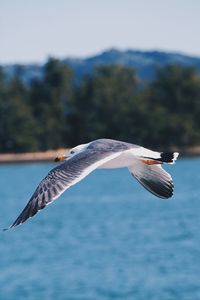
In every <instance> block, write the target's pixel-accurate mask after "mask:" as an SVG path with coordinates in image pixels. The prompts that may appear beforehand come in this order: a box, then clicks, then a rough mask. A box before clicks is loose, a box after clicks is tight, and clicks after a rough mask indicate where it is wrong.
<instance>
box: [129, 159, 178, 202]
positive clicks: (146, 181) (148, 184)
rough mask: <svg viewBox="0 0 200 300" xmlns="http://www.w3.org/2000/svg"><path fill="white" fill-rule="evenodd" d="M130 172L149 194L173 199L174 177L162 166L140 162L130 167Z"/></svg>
mask: <svg viewBox="0 0 200 300" xmlns="http://www.w3.org/2000/svg"><path fill="white" fill-rule="evenodd" d="M129 171H130V172H131V174H132V175H133V177H135V178H136V179H137V180H138V181H139V182H140V183H141V184H142V185H143V187H145V188H146V189H147V190H148V191H149V192H151V193H152V194H154V195H155V196H157V197H159V198H163V199H167V198H170V197H172V195H173V190H174V184H173V181H172V177H171V175H170V174H169V173H167V172H166V171H165V170H164V169H163V168H162V167H161V165H160V164H152V165H149V164H146V163H143V162H142V161H139V160H138V162H137V163H135V164H133V165H132V166H131V167H129Z"/></svg>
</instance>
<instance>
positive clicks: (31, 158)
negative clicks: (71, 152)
mask: <svg viewBox="0 0 200 300" xmlns="http://www.w3.org/2000/svg"><path fill="white" fill-rule="evenodd" d="M66 151H67V149H66V148H65V149H64V148H63V149H56V150H48V151H40V152H26V153H0V164H8V163H31V162H54V159H55V158H56V157H57V156H58V155H61V154H63V153H65V152H66Z"/></svg>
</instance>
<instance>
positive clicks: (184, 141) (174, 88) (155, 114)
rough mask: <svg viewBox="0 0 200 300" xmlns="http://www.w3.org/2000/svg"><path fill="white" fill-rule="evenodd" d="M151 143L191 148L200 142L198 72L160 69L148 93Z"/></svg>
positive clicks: (199, 80)
mask: <svg viewBox="0 0 200 300" xmlns="http://www.w3.org/2000/svg"><path fill="white" fill-rule="evenodd" d="M146 101H147V102H148V106H147V107H148V110H149V111H151V118H150V119H149V128H151V143H152V144H153V145H158V146H174V145H178V146H190V145H195V144H199V140H200V121H199V113H200V77H199V75H198V73H197V71H196V70H195V69H194V68H184V67H181V66H177V65H170V66H167V67H166V68H163V69H159V70H158V72H157V79H156V80H155V81H154V82H152V83H151V84H150V85H149V86H148V87H147V91H146Z"/></svg>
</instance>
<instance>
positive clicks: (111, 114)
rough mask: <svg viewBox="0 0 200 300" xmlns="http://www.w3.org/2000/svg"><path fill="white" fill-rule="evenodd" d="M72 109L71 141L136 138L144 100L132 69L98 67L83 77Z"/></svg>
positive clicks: (115, 66)
mask: <svg viewBox="0 0 200 300" xmlns="http://www.w3.org/2000/svg"><path fill="white" fill-rule="evenodd" d="M72 112H73V113H72V115H71V124H72V131H73V137H74V141H73V144H75V143H76V142H77V140H78V141H81V142H85V141H88V140H93V139H97V138H101V137H105V138H116V139H125V140H128V141H135V142H137V141H139V138H138V128H139V127H140V125H141V118H142V115H143V103H142V100H141V99H140V95H139V85H138V81H137V78H136V75H135V72H134V71H133V69H131V68H127V67H123V66H119V65H110V66H103V67H99V68H97V70H96V72H95V74H94V75H93V76H91V77H87V78H85V79H84V80H83V82H82V84H81V86H80V88H79V90H78V92H77V94H76V97H75V103H74V109H72Z"/></svg>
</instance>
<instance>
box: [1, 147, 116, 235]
mask: <svg viewBox="0 0 200 300" xmlns="http://www.w3.org/2000/svg"><path fill="white" fill-rule="evenodd" d="M120 153H121V151H116V152H113V151H102V150H101V151H95V150H90V149H87V150H85V151H83V152H81V153H79V154H77V155H75V156H74V157H72V158H71V159H69V160H67V161H66V162H65V163H63V164H61V165H59V166H57V167H56V168H54V169H52V170H51V171H50V172H49V173H48V175H47V176H46V177H45V178H44V179H43V180H42V181H41V182H40V184H39V186H38V187H37V189H36V190H35V192H34V194H33V195H32V197H31V199H30V200H29V202H28V203H27V205H26V207H25V208H24V210H23V211H22V212H21V214H20V215H19V217H18V218H17V219H16V220H15V221H14V223H13V224H12V225H11V226H10V227H9V228H12V227H15V226H17V225H19V224H22V223H24V222H25V221H26V220H27V219H28V218H31V217H33V216H34V215H35V214H36V213H37V212H39V211H40V210H41V209H44V208H45V207H46V206H47V205H48V204H50V203H51V202H52V201H54V200H55V199H57V198H58V197H59V196H60V195H61V194H62V193H63V192H64V191H65V190H67V189H68V188H70V187H71V186H72V185H74V184H76V183H77V182H79V181H80V180H82V179H83V178H84V177H86V176H87V175H88V174H89V173H91V172H92V171H93V170H95V169H96V168H97V167H98V166H100V165H101V164H104V163H105V162H107V161H109V160H111V159H113V158H116V157H117V156H119V155H120ZM7 229H8V228H7ZM5 230H6V229H5Z"/></svg>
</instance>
